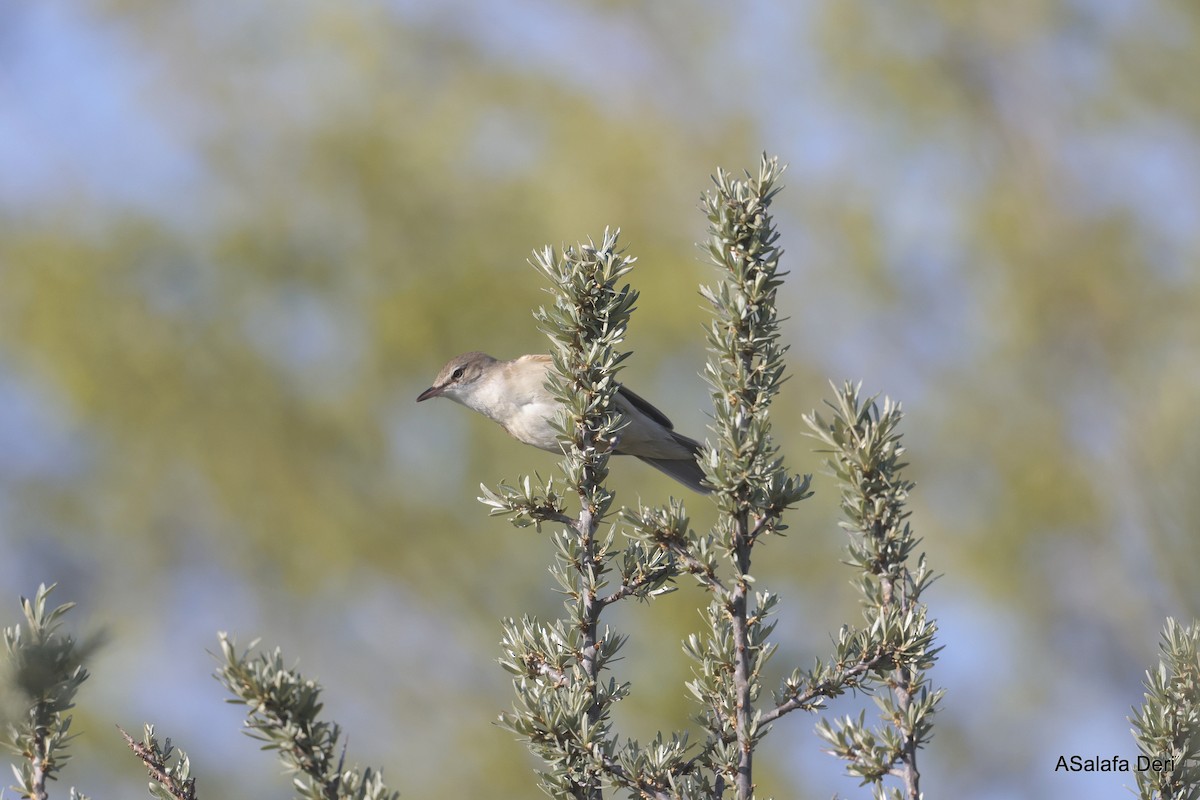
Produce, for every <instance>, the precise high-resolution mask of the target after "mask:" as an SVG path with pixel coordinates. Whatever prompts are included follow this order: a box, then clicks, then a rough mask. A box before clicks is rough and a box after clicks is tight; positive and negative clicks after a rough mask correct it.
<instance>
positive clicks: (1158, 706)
mask: <svg viewBox="0 0 1200 800" xmlns="http://www.w3.org/2000/svg"><path fill="white" fill-rule="evenodd" d="M1160 650H1161V656H1160V658H1159V662H1158V668H1157V669H1154V670H1149V671H1147V672H1146V681H1145V686H1146V695H1145V697H1146V700H1145V702H1144V703H1143V704H1142V707H1141V709H1134V716H1132V717H1130V722H1132V723H1133V735H1134V739H1136V740H1137V744H1138V750H1139V751H1140V752H1141V754H1142V756H1143V757H1145V758H1146V759H1151V760H1158V761H1159V762H1160V763H1161V762H1164V761H1170V766H1169V768H1167V769H1138V770H1136V772H1135V774H1136V775H1137V785H1138V796H1139V797H1141V798H1143V800H1195V799H1196V798H1198V797H1200V625H1197V624H1196V623H1195V622H1193V623H1192V624H1191V625H1180V624H1179V623H1178V622H1176V621H1175V620H1174V619H1172V618H1171V617H1168V618H1167V622H1166V625H1165V626H1164V627H1163V634H1162V644H1161V646H1160Z"/></svg>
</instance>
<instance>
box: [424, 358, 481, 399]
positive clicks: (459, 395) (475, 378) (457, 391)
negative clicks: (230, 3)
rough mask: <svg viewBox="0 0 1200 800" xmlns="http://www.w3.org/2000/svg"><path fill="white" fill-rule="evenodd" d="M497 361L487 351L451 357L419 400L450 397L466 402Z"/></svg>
mask: <svg viewBox="0 0 1200 800" xmlns="http://www.w3.org/2000/svg"><path fill="white" fill-rule="evenodd" d="M495 363H496V359H494V358H492V357H491V356H489V355H488V354H487V353H480V352H477V351H476V352H470V353H463V354H462V355H461V356H455V357H454V358H452V359H450V361H449V362H448V363H447V364H446V366H444V367H442V371H441V372H439V373H438V375H437V377H436V378H434V380H433V385H432V386H430V387H429V388H428V389H426V390H425V391H423V392H421V394H420V395H419V396H418V397H417V402H418V403H420V402H421V401H423V400H428V399H429V398H431V397H448V398H450V399H451V400H455V401H457V402H459V403H464V404H465V399H466V397H467V396H468V395H469V394H470V393H471V391H472V389H473V388H474V387H475V386H476V385H477V384H478V382H479V379H480V378H482V377H483V375H484V373H486V372H487V371H488V369H489V368H490V367H491V366H492V365H493V364H495Z"/></svg>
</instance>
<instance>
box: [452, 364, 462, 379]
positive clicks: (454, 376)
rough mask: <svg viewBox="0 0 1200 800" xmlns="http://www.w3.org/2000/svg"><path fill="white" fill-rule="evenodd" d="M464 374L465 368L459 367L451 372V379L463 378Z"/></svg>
mask: <svg viewBox="0 0 1200 800" xmlns="http://www.w3.org/2000/svg"><path fill="white" fill-rule="evenodd" d="M462 376H463V368H462V367H459V368H458V369H456V370H454V372H452V373H450V380H452V381H456V380H458V379H459V378H461V377H462Z"/></svg>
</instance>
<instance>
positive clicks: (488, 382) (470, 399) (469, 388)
mask: <svg viewBox="0 0 1200 800" xmlns="http://www.w3.org/2000/svg"><path fill="white" fill-rule="evenodd" d="M552 367H553V362H552V360H551V358H550V356H547V355H527V356H521V357H519V358H514V359H513V360H511V361H500V360H497V359H495V358H492V357H491V356H489V355H487V354H486V353H480V352H470V353H463V354H462V355H461V356H456V357H455V358H452V359H450V361H449V362H448V363H447V364H446V366H444V367H442V370H441V372H439V373H438V375H437V378H435V379H434V381H433V385H432V386H430V387H429V388H428V389H426V390H425V391H423V392H421V394H420V396H419V397H417V402H418V403H419V402H421V401H422V400H428V399H429V398H431V397H448V398H450V399H451V400H453V401H455V402H456V403H461V404H462V405H464V406H466V407H467V408H470V409H473V410H475V411H478V412H479V413H481V414H483V415H484V416H486V417H488V418H489V419H491V420H493V421H494V422H497V423H499V424H500V426H501V427H503V428H504V430H506V431H508V433H509V435H511V436H512V437H513V438H514V439H516V440H518V441H520V442H524V443H525V444H529V445H533V446H534V447H538V448H541V449H542V450H549V451H550V452H552V453H559V452H561V451H562V449H561V447H560V445H559V443H558V432H557V431H555V430H554V427H553V426H552V425H551V424H550V423H551V422H552V421H553V420H554V415H555V414H556V413H557V412H558V410H559V408H561V405H560V403H559V402H558V401H557V400H556V399H555V398H554V396H553V395H551V394H550V392H549V390H548V389H546V386H545V384H546V377H547V373H548V372H549V370H550V369H551V368H552ZM613 401H614V404H615V405H616V407H617V410H618V411H620V412H621V414H622V415H623V416H624V418H625V420H626V425H625V427H623V428H622V429H621V432H620V434H619V437H620V438H619V439H618V441H617V446H616V449H615V450H614V451H613V452H614V453H615V454H616V455H631V456H634V457H635V458H638V459H640V460H642V461H644V462H646V463H647V464H649V465H650V466H652V467H654V468H655V469H657V470H659V471H661V472H664V473H666V474H667V475H670V476H671V477H672V478H674V479H675V480H677V481H679V482H680V483H682V484H684V485H685V486H687V487H688V488H689V489H692V490H694V491H697V492H702V493H704V494H707V493H708V492H709V491H710V490H709V488H708V487H707V486H705V485H704V470H702V469H701V468H700V465H699V464H698V463H697V462H696V456H697V455H699V453H700V450H701V445H700V443H699V442H697V441H695V440H694V439H689V438H688V437H686V436H684V435H683V434H681V433H676V432H675V430H674V426H673V425H672V424H671V420H670V419H668V418H667V415H666V414H664V413H662V412H661V411H659V410H658V409H657V408H655V407H654V406H652V405H650V403H648V402H646V401H645V400H644V399H642V398H641V397H640V396H639V395H637V394H635V393H634V392H632V391H630V390H629V389H628V388H626V387H625V386H621V387H619V388H618V389H617V393H616V394H615V395H614V397H613Z"/></svg>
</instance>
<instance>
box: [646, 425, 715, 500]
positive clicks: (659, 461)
mask: <svg viewBox="0 0 1200 800" xmlns="http://www.w3.org/2000/svg"><path fill="white" fill-rule="evenodd" d="M671 433H672V434H673V435H674V437H675V439H676V441H678V442H679V443H680V444H682V445H684V446H685V447H687V448H688V450H690V451H691V457H690V458H649V457H647V456H637V458H638V459H639V460H640V461H644V462H646V463H647V464H649V465H650V466H652V467H654V468H655V469H656V470H658V471H659V472H663V473H665V474H667V475H670V476H671V477H672V478H674V479H675V480H677V481H679V482H680V483H682V484H683V485H684V486H686V487H688V488H689V489H691V490H692V491H693V492H699V493H700V494H709V493H710V492H712V489H710V488H709V487H708V486H706V485H705V484H704V470H703V469H702V468H701V467H700V464H699V463H697V461H696V457H697V456H699V455H700V451H701V450H702V449H703V448H702V446H701V444H700V443H699V442H696V441H694V440H692V439H689V438H687V437H686V436H682V435H680V434H678V433H675V432H674V431H672V432H671Z"/></svg>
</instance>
